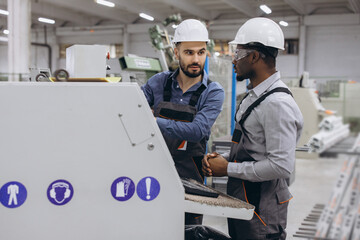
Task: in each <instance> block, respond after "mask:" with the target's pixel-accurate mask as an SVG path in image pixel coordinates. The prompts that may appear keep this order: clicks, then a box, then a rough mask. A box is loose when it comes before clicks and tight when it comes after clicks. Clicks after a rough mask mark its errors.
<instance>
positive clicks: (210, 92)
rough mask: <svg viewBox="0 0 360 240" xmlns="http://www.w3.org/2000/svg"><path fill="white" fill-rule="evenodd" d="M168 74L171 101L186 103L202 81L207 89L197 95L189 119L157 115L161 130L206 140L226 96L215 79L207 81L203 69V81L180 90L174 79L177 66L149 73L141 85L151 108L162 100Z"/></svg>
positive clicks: (170, 135) (187, 137)
mask: <svg viewBox="0 0 360 240" xmlns="http://www.w3.org/2000/svg"><path fill="white" fill-rule="evenodd" d="M169 74H172V77H171V79H172V84H171V99H170V102H172V103H177V104H184V105H188V104H189V102H190V98H191V96H192V94H193V93H194V92H195V91H196V90H197V89H198V88H199V87H200V86H201V84H203V85H205V86H206V89H205V90H204V91H203V93H202V94H201V95H200V98H199V101H198V103H197V104H196V106H195V107H196V109H197V113H196V116H195V118H194V120H193V121H192V122H181V121H175V120H171V119H165V118H160V117H158V118H157V119H156V121H157V124H158V125H159V128H160V130H161V132H162V134H163V135H165V136H168V137H171V138H176V139H180V140H186V141H190V142H200V140H201V139H203V138H204V137H205V138H206V140H207V139H209V136H210V129H211V127H212V125H213V124H214V122H215V120H216V118H217V117H218V115H219V114H220V112H221V110H222V104H223V102H224V97H225V94H224V89H223V88H222V86H221V85H220V84H219V83H217V82H212V83H210V84H209V85H208V84H207V81H208V75H207V74H206V73H205V72H204V75H203V79H202V81H201V82H198V83H196V84H195V85H193V86H192V87H191V88H190V89H188V90H187V91H186V92H185V93H183V91H182V90H181V88H180V86H179V83H178V81H177V80H176V77H177V75H178V74H179V69H177V70H176V71H175V72H173V73H172V72H170V71H167V72H161V73H158V74H156V75H154V76H153V77H151V78H150V79H149V80H148V82H147V83H146V84H144V85H143V86H142V87H141V89H142V90H143V92H144V94H145V97H146V99H147V101H148V103H149V105H150V107H152V108H153V109H156V108H157V105H158V104H159V103H160V102H162V101H163V100H164V97H163V93H164V87H165V84H166V80H167V78H168V76H169Z"/></svg>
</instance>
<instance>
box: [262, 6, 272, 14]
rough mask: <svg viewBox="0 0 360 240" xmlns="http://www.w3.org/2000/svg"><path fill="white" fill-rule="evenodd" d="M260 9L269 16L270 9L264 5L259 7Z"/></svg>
mask: <svg viewBox="0 0 360 240" xmlns="http://www.w3.org/2000/svg"><path fill="white" fill-rule="evenodd" d="M260 9H261V10H262V11H263V12H264V13H266V14H270V13H271V12H272V11H271V9H270V8H269V7H268V6H266V5H260Z"/></svg>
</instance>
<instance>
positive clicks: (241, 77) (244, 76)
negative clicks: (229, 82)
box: [234, 66, 255, 82]
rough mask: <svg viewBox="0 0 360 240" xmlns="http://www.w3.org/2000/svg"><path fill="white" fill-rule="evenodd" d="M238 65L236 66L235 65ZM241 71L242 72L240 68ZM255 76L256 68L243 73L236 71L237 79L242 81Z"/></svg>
mask: <svg viewBox="0 0 360 240" xmlns="http://www.w3.org/2000/svg"><path fill="white" fill-rule="evenodd" d="M234 67H236V66H234ZM240 72H242V71H241V70H240ZM254 76H255V71H254V70H249V71H248V72H245V73H243V74H237V73H236V80H237V81H239V82H242V81H244V80H245V79H251V78H253V77H254Z"/></svg>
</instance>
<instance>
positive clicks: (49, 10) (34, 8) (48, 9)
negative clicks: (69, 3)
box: [31, 2, 99, 26]
mask: <svg viewBox="0 0 360 240" xmlns="http://www.w3.org/2000/svg"><path fill="white" fill-rule="evenodd" d="M31 12H32V13H35V14H36V15H39V16H42V17H48V18H55V19H61V20H63V21H69V22H73V23H76V24H78V25H82V26H88V25H93V24H94V23H95V22H96V21H98V20H99V18H96V17H85V16H83V15H80V14H78V13H76V12H73V11H69V10H64V9H62V8H58V7H56V6H54V5H50V4H46V3H39V2H32V4H31Z"/></svg>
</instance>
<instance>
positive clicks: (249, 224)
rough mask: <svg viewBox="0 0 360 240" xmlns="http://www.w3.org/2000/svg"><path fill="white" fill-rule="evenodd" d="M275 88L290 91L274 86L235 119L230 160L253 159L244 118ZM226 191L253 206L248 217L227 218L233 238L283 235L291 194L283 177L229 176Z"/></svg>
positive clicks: (281, 237) (283, 237) (243, 160)
mask: <svg viewBox="0 0 360 240" xmlns="http://www.w3.org/2000/svg"><path fill="white" fill-rule="evenodd" d="M274 92H285V93H288V94H290V95H291V92H290V91H289V90H288V89H287V88H275V89H273V90H271V91H269V92H267V93H266V94H264V95H263V96H261V97H260V98H259V99H257V100H256V101H255V102H254V103H253V104H251V105H250V106H249V107H248V108H247V109H246V111H245V113H244V114H243V115H242V117H241V119H240V121H239V122H237V123H236V128H235V130H234V133H233V138H232V142H233V143H232V146H231V151H230V158H229V162H239V163H241V162H245V161H256V160H255V159H254V158H252V157H251V155H250V154H251V153H252V152H249V151H248V150H247V149H248V148H247V146H249V144H250V141H249V138H248V135H247V131H246V129H245V128H244V122H245V120H246V119H247V117H248V116H249V115H250V113H251V112H252V110H253V109H254V108H255V107H256V106H258V105H259V104H260V103H261V102H262V101H263V100H264V99H265V98H266V97H267V96H269V95H270V94H272V93H274ZM246 96H247V95H246ZM246 96H245V97H244V98H243V100H244V99H245V98H246ZM240 104H241V103H240ZM227 192H228V194H229V195H231V196H234V197H236V198H239V199H241V200H243V201H246V202H248V203H250V204H252V205H254V206H255V212H254V217H253V218H252V219H251V220H250V221H246V220H237V219H228V227H229V234H230V236H231V237H232V238H233V239H234V240H240V239H241V240H242V239H285V238H286V232H285V230H284V229H285V228H286V220H287V207H288V201H289V200H290V199H291V198H292V195H291V193H290V192H289V190H288V186H287V183H286V180H285V179H274V180H271V181H265V182H251V181H247V180H242V179H239V178H233V177H229V181H228V184H227Z"/></svg>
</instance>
